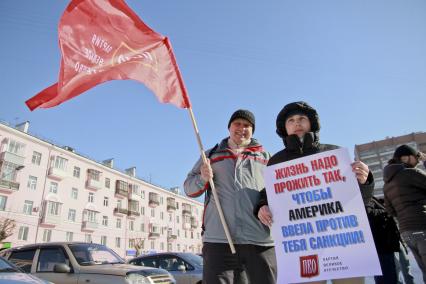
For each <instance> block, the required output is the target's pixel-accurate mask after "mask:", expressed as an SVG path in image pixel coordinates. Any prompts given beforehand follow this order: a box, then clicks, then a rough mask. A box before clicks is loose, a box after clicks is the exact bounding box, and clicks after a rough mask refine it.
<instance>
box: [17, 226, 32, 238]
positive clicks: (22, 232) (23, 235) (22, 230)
mask: <svg viewBox="0 0 426 284" xmlns="http://www.w3.org/2000/svg"><path fill="white" fill-rule="evenodd" d="M28 230H29V228H28V227H27V226H21V227H19V233H18V240H21V241H27V240H28Z"/></svg>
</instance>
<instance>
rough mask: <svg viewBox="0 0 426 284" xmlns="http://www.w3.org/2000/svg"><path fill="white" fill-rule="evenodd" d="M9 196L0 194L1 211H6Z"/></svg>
mask: <svg viewBox="0 0 426 284" xmlns="http://www.w3.org/2000/svg"><path fill="white" fill-rule="evenodd" d="M6 202H7V197H6V196H3V195H0V211H4V210H5V209H6Z"/></svg>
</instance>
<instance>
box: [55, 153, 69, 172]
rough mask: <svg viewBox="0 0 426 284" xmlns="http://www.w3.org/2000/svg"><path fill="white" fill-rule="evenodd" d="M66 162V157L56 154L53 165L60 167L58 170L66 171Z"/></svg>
mask: <svg viewBox="0 0 426 284" xmlns="http://www.w3.org/2000/svg"><path fill="white" fill-rule="evenodd" d="M67 163H68V160H67V159H65V158H62V157H60V156H56V157H55V161H54V162H53V167H54V168H57V169H60V170H63V171H66V170H67Z"/></svg>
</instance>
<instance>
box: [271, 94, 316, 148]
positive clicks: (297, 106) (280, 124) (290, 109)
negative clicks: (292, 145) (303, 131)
mask: <svg viewBox="0 0 426 284" xmlns="http://www.w3.org/2000/svg"><path fill="white" fill-rule="evenodd" d="M300 113H302V114H304V115H306V116H307V117H308V118H309V122H310V123H311V131H312V132H313V133H315V134H316V135H318V132H319V130H320V122H319V116H318V113H317V111H316V110H315V109H314V108H313V107H311V106H310V105H309V104H308V103H306V102H303V101H300V102H294V103H289V104H287V105H285V106H284V107H283V109H282V110H281V111H280V113H279V114H278V116H277V121H276V126H277V130H276V132H277V134H278V136H280V137H281V138H283V139H284V140H285V138H286V137H287V136H288V134H287V131H286V129H285V122H286V120H287V118H288V117H289V116H291V115H293V114H300Z"/></svg>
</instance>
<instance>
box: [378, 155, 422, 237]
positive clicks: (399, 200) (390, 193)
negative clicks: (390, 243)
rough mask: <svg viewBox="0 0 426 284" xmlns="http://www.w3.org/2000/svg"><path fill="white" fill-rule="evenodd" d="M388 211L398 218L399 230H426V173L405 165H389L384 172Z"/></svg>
mask: <svg viewBox="0 0 426 284" xmlns="http://www.w3.org/2000/svg"><path fill="white" fill-rule="evenodd" d="M383 180H384V182H385V185H384V187H383V192H384V194H385V207H386V210H387V211H388V212H389V213H390V214H391V215H393V216H396V218H397V220H398V224H399V230H400V231H401V232H405V231H418V230H419V231H421V230H426V173H425V172H424V171H422V170H420V169H416V168H410V167H407V165H405V164H401V163H394V164H389V165H387V166H386V167H385V169H384V171H383Z"/></svg>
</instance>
